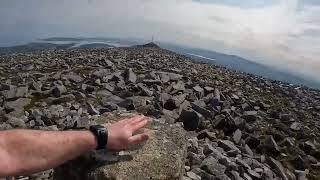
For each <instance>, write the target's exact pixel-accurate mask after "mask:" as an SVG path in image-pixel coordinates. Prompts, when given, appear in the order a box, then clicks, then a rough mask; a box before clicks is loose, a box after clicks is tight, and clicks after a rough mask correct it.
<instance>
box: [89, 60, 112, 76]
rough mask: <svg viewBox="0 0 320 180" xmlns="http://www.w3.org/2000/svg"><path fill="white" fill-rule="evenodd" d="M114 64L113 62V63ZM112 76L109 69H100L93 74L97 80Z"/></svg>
mask: <svg viewBox="0 0 320 180" xmlns="http://www.w3.org/2000/svg"><path fill="white" fill-rule="evenodd" d="M111 63H112V62H111ZM109 74H110V70H109V69H99V70H98V71H95V72H93V73H92V76H93V77H95V78H101V79H102V78H103V77H104V76H107V75H109Z"/></svg>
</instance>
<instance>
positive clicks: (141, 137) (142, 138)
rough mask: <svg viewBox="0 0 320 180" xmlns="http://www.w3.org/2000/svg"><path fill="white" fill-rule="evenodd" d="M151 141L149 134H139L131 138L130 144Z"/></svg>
mask: <svg viewBox="0 0 320 180" xmlns="http://www.w3.org/2000/svg"><path fill="white" fill-rule="evenodd" d="M147 139H149V136H148V134H137V135H134V136H131V137H129V139H128V141H129V144H138V143H141V142H143V141H146V140H147Z"/></svg>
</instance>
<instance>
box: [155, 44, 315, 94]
mask: <svg viewBox="0 0 320 180" xmlns="http://www.w3.org/2000/svg"><path fill="white" fill-rule="evenodd" d="M160 47H162V48H165V49H168V50H171V51H174V52H177V53H180V54H184V55H186V56H189V57H191V58H193V59H197V60H200V61H202V62H206V63H211V64H216V65H220V66H224V67H226V68H229V69H233V70H237V71H241V72H245V73H249V74H254V75H258V76H262V77H265V78H268V79H273V80H277V81H283V82H287V83H292V84H297V85H306V86H309V87H313V88H320V82H316V81H312V80H308V79H305V78H303V77H300V76H297V75H294V74H292V73H289V72H284V71H281V70H277V69H275V68H272V67H269V66H265V65H262V64H258V63H255V62H252V61H250V60H247V59H244V58H242V57H239V56H235V55H228V54H224V53H219V52H216V51H209V50H204V49H199V48H191V47H186V46H179V45H173V44H168V43H160Z"/></svg>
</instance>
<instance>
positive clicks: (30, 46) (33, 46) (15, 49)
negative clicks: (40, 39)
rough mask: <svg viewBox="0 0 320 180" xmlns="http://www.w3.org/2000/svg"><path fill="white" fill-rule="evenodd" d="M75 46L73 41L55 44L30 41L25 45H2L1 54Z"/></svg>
mask: <svg viewBox="0 0 320 180" xmlns="http://www.w3.org/2000/svg"><path fill="white" fill-rule="evenodd" d="M72 46H74V44H73V43H69V44H53V43H29V44H25V45H19V46H12V47H0V55H6V54H12V53H29V52H35V51H42V50H49V49H66V48H70V47H72Z"/></svg>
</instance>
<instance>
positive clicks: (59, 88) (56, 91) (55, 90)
mask: <svg viewBox="0 0 320 180" xmlns="http://www.w3.org/2000/svg"><path fill="white" fill-rule="evenodd" d="M66 92H67V88H66V87H65V86H63V85H57V86H55V87H54V88H53V89H52V94H53V95H54V96H55V97H57V98H58V97H60V96H61V95H62V94H65V93H66Z"/></svg>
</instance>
